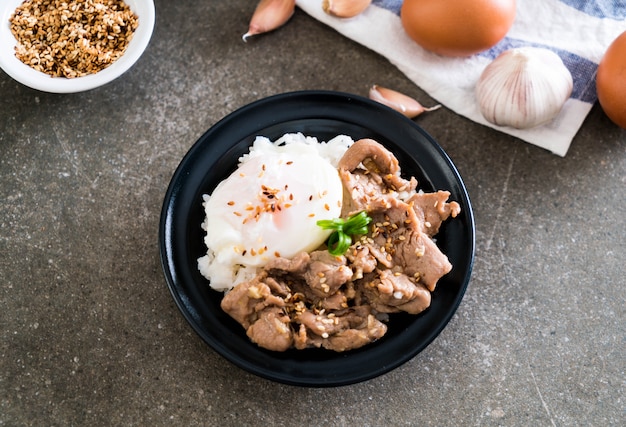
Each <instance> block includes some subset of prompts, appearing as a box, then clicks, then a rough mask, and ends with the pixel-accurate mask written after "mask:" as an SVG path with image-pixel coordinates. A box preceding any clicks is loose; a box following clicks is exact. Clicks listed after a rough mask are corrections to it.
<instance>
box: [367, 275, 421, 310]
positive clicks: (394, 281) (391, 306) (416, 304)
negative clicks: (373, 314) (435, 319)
mask: <svg viewBox="0 0 626 427" xmlns="http://www.w3.org/2000/svg"><path fill="white" fill-rule="evenodd" d="M360 284H361V289H362V292H364V293H365V294H366V295H367V300H368V301H370V304H371V305H372V307H373V308H374V309H375V310H376V311H379V312H381V313H395V312H398V311H405V312H407V313H410V314H418V313H421V312H422V311H424V310H426V309H427V308H428V307H429V306H430V292H429V291H428V289H426V287H425V286H424V285H423V284H421V283H416V282H415V280H414V279H411V278H410V277H408V276H407V275H406V274H403V273H400V272H394V271H392V270H377V271H376V274H374V275H369V277H368V278H367V279H366V280H363V281H362V282H360Z"/></svg>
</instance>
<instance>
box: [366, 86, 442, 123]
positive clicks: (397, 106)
mask: <svg viewBox="0 0 626 427" xmlns="http://www.w3.org/2000/svg"><path fill="white" fill-rule="evenodd" d="M369 98H370V99H372V100H374V101H378V102H380V103H381V104H384V105H386V106H387V107H390V108H393V109H394V110H396V111H398V112H400V113H402V114H404V115H405V116H407V117H408V118H410V119H412V118H415V117H417V116H419V115H420V114H422V113H424V112H426V111H433V110H437V109H439V108H441V104H438V105H435V106H433V107H430V108H426V107H424V106H423V105H422V104H420V103H419V102H417V100H415V99H414V98H411V97H410V96H407V95H404V94H402V93H400V92H397V91H395V90H392V89H387V88H384V87H381V86H378V85H374V86H372V87H371V89H370V92H369Z"/></svg>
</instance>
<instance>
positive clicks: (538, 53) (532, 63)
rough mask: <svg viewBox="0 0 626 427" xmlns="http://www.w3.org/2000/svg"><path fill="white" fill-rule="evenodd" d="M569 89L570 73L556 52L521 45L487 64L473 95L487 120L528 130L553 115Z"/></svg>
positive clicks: (570, 89)
mask: <svg viewBox="0 0 626 427" xmlns="http://www.w3.org/2000/svg"><path fill="white" fill-rule="evenodd" d="M572 88H573V81H572V75H571V73H570V72H569V70H568V69H567V68H566V67H565V65H564V64H563V61H561V58H559V56H558V55H557V54H556V53H554V52H552V51H550V50H547V49H543V48H535V47H522V48H516V49H510V50H507V51H505V52H503V53H502V54H500V55H499V56H498V57H497V58H496V59H494V60H493V61H492V62H491V63H490V64H489V65H487V67H486V68H485V70H484V71H483V73H482V74H481V76H480V78H479V80H478V84H477V85H476V97H477V99H478V104H479V106H480V112H481V113H482V115H483V116H484V117H485V119H486V120H487V121H489V122H491V123H493V124H496V125H500V126H511V127H514V128H517V129H527V128H531V127H534V126H537V125H540V124H543V123H546V122H548V121H550V120H552V119H553V118H554V117H556V116H557V115H558V114H559V112H560V111H561V109H562V108H563V105H564V104H565V101H567V99H568V98H569V96H570V95H571V93H572Z"/></svg>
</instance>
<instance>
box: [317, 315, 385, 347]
mask: <svg viewBox="0 0 626 427" xmlns="http://www.w3.org/2000/svg"><path fill="white" fill-rule="evenodd" d="M386 333H387V325H385V324H384V323H382V322H381V321H380V320H378V319H376V317H374V315H372V314H369V315H368V316H367V320H366V325H365V327H363V328H353V329H345V330H342V331H340V332H338V333H336V334H335V335H332V336H330V337H329V338H328V339H327V340H325V341H324V343H323V344H322V346H323V347H324V348H326V349H328V350H334V351H347V350H353V349H355V348H359V347H363V346H364V345H366V344H369V343H371V342H374V341H376V340H378V339H379V338H382V337H383V335H385V334H386Z"/></svg>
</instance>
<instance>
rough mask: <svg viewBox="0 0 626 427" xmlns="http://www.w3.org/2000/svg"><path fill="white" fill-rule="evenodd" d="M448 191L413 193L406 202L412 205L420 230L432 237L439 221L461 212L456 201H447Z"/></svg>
mask: <svg viewBox="0 0 626 427" xmlns="http://www.w3.org/2000/svg"><path fill="white" fill-rule="evenodd" d="M449 197H450V192H449V191H441V190H440V191H437V192H435V193H415V194H413V195H412V196H411V197H410V198H409V199H407V203H409V204H411V205H412V206H413V210H414V211H415V213H416V215H417V217H418V219H419V222H420V224H421V225H422V231H423V232H424V233H426V234H427V235H428V236H430V237H432V236H434V235H435V234H437V233H438V232H439V227H440V226H441V223H442V222H443V221H445V220H446V219H448V218H449V217H452V218H455V217H456V216H457V215H458V214H459V213H460V212H461V206H459V204H458V203H457V202H448V198H449Z"/></svg>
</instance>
